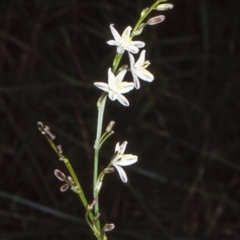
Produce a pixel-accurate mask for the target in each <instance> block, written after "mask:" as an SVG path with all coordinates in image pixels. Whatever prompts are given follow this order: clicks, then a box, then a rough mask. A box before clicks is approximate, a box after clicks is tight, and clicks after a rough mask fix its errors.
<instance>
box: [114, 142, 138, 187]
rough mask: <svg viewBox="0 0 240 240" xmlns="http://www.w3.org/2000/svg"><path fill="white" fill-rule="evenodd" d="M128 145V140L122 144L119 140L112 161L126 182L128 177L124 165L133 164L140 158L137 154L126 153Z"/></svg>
mask: <svg viewBox="0 0 240 240" xmlns="http://www.w3.org/2000/svg"><path fill="white" fill-rule="evenodd" d="M126 147H127V141H125V142H123V143H122V144H121V145H120V144H119V142H118V143H117V144H116V147H115V157H114V158H113V160H112V162H111V163H112V165H113V166H114V167H115V168H116V169H117V171H118V173H119V176H120V178H121V180H122V181H123V182H124V183H126V182H127V181H128V178H127V175H126V173H125V171H124V170H123V168H122V166H128V165H132V164H134V163H135V162H137V160H138V157H137V156H136V155H132V154H124V152H125V149H126Z"/></svg>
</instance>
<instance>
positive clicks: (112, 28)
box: [110, 24, 121, 41]
mask: <svg viewBox="0 0 240 240" xmlns="http://www.w3.org/2000/svg"><path fill="white" fill-rule="evenodd" d="M110 30H111V32H112V35H113V37H114V39H115V40H116V41H119V40H120V39H121V36H120V35H119V33H118V31H117V30H116V29H115V28H114V25H113V24H110Z"/></svg>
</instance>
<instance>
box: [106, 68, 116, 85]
mask: <svg viewBox="0 0 240 240" xmlns="http://www.w3.org/2000/svg"><path fill="white" fill-rule="evenodd" d="M108 84H109V87H110V88H113V86H115V85H116V77H115V75H114V74H113V72H112V69H111V68H109V69H108Z"/></svg>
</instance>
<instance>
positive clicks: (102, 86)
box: [94, 82, 109, 92]
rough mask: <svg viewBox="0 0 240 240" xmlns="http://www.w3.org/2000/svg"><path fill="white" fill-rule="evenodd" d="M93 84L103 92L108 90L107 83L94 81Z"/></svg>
mask: <svg viewBox="0 0 240 240" xmlns="http://www.w3.org/2000/svg"><path fill="white" fill-rule="evenodd" d="M94 86H96V87H98V88H100V89H101V90H103V91H105V92H108V90H109V87H108V84H107V83H104V82H95V83H94Z"/></svg>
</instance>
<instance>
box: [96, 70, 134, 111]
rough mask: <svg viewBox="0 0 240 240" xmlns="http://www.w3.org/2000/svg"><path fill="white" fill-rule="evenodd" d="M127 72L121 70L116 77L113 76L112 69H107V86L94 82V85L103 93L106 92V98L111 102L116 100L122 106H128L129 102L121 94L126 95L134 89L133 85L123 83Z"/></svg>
mask: <svg viewBox="0 0 240 240" xmlns="http://www.w3.org/2000/svg"><path fill="white" fill-rule="evenodd" d="M126 72H127V70H126V69H123V70H121V71H120V72H119V73H118V74H117V75H116V76H115V75H114V74H113V72H112V69H111V68H109V69H108V84H107V83H104V82H95V83H94V85H95V86H96V87H98V88H100V89H102V90H103V91H105V92H108V97H109V98H110V99H111V100H112V101H115V100H118V101H119V102H120V103H121V104H122V105H124V106H129V102H128V100H127V98H126V97H124V96H123V95H122V93H127V92H129V91H131V90H133V89H134V83H132V82H123V78H124V76H125V74H126Z"/></svg>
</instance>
